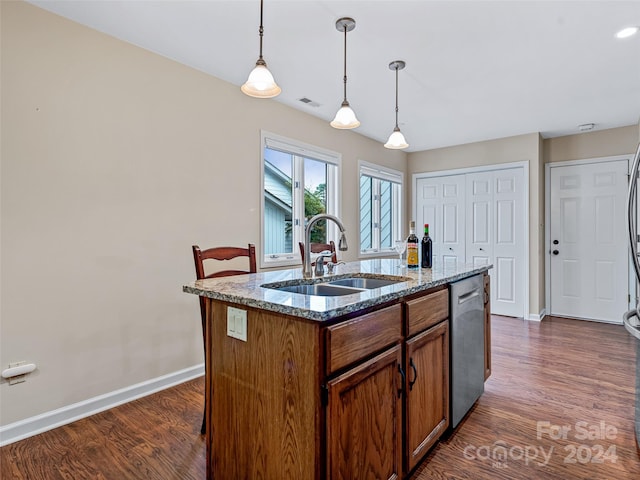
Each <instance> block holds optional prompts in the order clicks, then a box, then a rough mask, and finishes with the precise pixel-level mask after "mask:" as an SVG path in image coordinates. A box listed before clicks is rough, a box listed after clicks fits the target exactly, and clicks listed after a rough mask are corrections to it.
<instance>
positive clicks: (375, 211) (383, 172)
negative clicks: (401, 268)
mask: <svg viewBox="0 0 640 480" xmlns="http://www.w3.org/2000/svg"><path fill="white" fill-rule="evenodd" d="M363 175H364V176H367V177H370V178H372V179H373V182H372V186H371V190H372V194H373V195H374V199H373V202H372V203H373V205H372V213H371V215H372V224H373V225H376V223H377V226H374V227H372V242H371V243H372V248H371V249H370V250H362V224H361V222H360V217H359V216H358V255H359V257H360V258H371V257H387V256H389V255H390V254H394V255H397V253H396V251H395V249H394V240H397V239H401V238H404V235H403V234H402V232H403V228H402V225H403V222H404V207H403V205H404V188H405V183H404V173H403V172H401V171H399V170H395V169H392V168H389V167H383V166H381V165H377V164H375V163H370V162H367V161H364V160H359V161H358V205H359V207H360V209H359V210H360V212H361V211H362V202H361V195H360V187H361V183H360V182H361V178H362V176H363ZM381 180H382V181H388V182H391V183H394V184H396V185H398V188H394V189H393V192H392V202H393V206H392V208H393V211H392V225H391V230H392V237H393V239H392V243H391V246H390V247H389V248H381V247H380V231H381V227H380V216H381V210H380V181H381ZM376 197H377V198H376Z"/></svg>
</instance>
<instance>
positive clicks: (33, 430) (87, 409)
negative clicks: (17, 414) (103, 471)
mask: <svg viewBox="0 0 640 480" xmlns="http://www.w3.org/2000/svg"><path fill="white" fill-rule="evenodd" d="M202 375H204V364H200V365H195V366H193V367H189V368H185V369H184V370H179V371H177V372H173V373H169V374H167V375H163V376H161V377H157V378H152V379H151V380H146V381H144V382H141V383H138V384H136V385H131V386H129V387H125V388H122V389H120V390H115V391H113V392H109V393H105V394H104V395H99V396H97V397H93V398H89V399H87V400H83V401H81V402H78V403H74V404H71V405H67V406H65V407H62V408H58V409H56V410H52V411H50V412H45V413H41V414H40V415H36V416H34V417H30V418H26V419H24V420H20V421H17V422H14V423H10V424H8V425H5V426H3V427H0V447H1V446H4V445H7V444H9V443H13V442H17V441H18V440H23V439H25V438H28V437H32V436H33V435H37V434H38V433H42V432H46V431H47V430H52V429H54V428H56V427H60V426H62V425H66V424H68V423H71V422H75V421H76V420H80V419H81V418H85V417H89V416H91V415H93V414H96V413H98V412H102V411H104V410H109V409H110V408H113V407H117V406H118V405H122V404H123V403H127V402H130V401H132V400H135V399H137V398H141V397H145V396H147V395H150V394H152V393H156V392H159V391H160V390H164V389H166V388H169V387H173V386H175V385H179V384H180V383H184V382H186V381H189V380H192V379H194V378H197V377H200V376H202Z"/></svg>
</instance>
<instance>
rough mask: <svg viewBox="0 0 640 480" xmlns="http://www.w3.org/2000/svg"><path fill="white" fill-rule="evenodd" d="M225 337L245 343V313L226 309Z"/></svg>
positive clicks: (232, 308) (237, 309) (240, 310)
mask: <svg viewBox="0 0 640 480" xmlns="http://www.w3.org/2000/svg"><path fill="white" fill-rule="evenodd" d="M227 335H228V336H230V337H233V338H237V339H238V340H242V341H243V342H246V341H247V311H246V310H242V309H240V308H235V307H227Z"/></svg>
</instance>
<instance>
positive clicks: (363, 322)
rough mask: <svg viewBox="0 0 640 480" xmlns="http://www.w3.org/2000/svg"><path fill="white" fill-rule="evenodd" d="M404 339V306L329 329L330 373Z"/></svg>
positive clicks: (364, 316)
mask: <svg viewBox="0 0 640 480" xmlns="http://www.w3.org/2000/svg"><path fill="white" fill-rule="evenodd" d="M401 339H402V307H401V306H400V305H394V306H392V307H387V308H384V309H382V310H379V311H377V312H372V313H369V314H367V315H363V316H361V317H357V318H354V319H352V320H348V321H346V322H344V323H340V324H338V325H334V326H332V327H329V328H327V344H326V345H327V375H330V374H331V373H333V372H335V371H337V370H340V369H341V368H343V367H346V366H347V365H350V364H352V363H355V362H357V361H358V360H360V359H363V358H365V357H367V356H368V355H370V354H372V353H374V352H376V351H378V350H381V349H383V348H384V347H386V346H388V345H392V344H394V343H396V342H398V341H399V340H401Z"/></svg>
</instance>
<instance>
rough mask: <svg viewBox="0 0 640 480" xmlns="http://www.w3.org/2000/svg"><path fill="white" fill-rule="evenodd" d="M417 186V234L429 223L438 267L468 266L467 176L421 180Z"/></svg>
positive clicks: (434, 257)
mask: <svg viewBox="0 0 640 480" xmlns="http://www.w3.org/2000/svg"><path fill="white" fill-rule="evenodd" d="M416 187H417V188H416V198H417V202H416V207H417V208H416V230H417V232H416V233H417V234H418V236H421V235H420V232H421V231H422V228H423V227H424V224H425V223H428V224H429V235H430V236H431V237H432V239H433V262H434V265H444V266H445V268H446V267H447V266H455V265H456V263H458V262H460V263H465V262H466V257H465V242H466V239H465V233H464V232H465V214H464V211H465V177H464V175H450V176H444V177H430V178H421V179H418V181H417V185H416Z"/></svg>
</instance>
